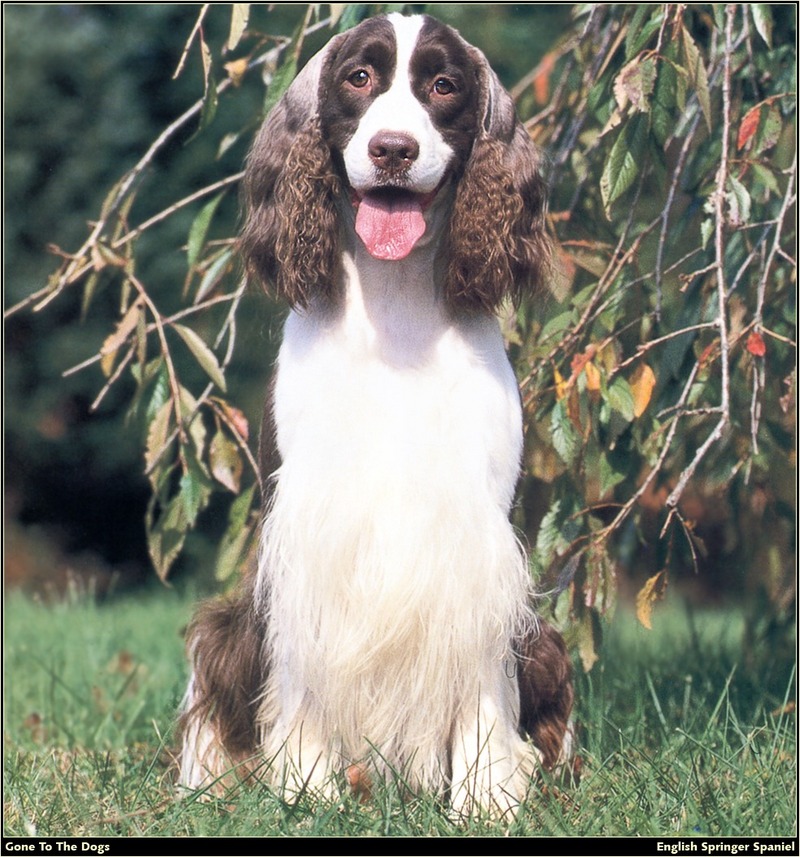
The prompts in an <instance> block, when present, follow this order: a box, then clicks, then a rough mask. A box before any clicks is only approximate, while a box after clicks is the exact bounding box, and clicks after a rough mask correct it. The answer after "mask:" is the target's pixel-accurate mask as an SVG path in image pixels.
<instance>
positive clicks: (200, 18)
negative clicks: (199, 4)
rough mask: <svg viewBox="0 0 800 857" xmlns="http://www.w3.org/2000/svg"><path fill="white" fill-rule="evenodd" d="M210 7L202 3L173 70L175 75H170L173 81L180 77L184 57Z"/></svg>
mask: <svg viewBox="0 0 800 857" xmlns="http://www.w3.org/2000/svg"><path fill="white" fill-rule="evenodd" d="M210 5H211V4H210V3H203V8H202V9H201V10H200V14H199V15H198V16H197V20H196V21H195V23H194V27H192V32H191V33H189V38H188V39H187V40H186V44H185V45H184V48H183V53H182V54H181V58H180V59H179V60H178V67H177V68H176V69H175V73H174V74H173V75H172V79H173V80H176V79H177V78H178V77H180V73H181V72H182V71H183V67H184V65H185V64H186V57H187V56H188V55H189V49H190V48H191V47H192V42H194V37H195V36H196V35H197V32H198V30H199V29H200V27H201V26H202V25H203V18H205V16H206V12H208V7H209V6H210Z"/></svg>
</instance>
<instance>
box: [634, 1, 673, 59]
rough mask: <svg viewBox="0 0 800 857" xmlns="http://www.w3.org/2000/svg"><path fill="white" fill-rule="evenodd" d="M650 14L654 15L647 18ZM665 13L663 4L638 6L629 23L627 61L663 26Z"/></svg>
mask: <svg viewBox="0 0 800 857" xmlns="http://www.w3.org/2000/svg"><path fill="white" fill-rule="evenodd" d="M648 15H652V16H653V17H652V18H650V19H649V20H645V19H646V18H647V16H648ZM663 20H664V14H663V12H662V10H661V6H660V5H658V4H653V3H642V4H640V5H638V6H636V11H635V12H634V13H633V18H631V22H630V24H629V25H628V32H627V34H626V36H625V61H626V62H628V61H629V60H631V59H632V58H633V57H634V56H636V54H638V53H639V51H640V50H642V48H643V47H644V46H645V45H646V44H647V42H648V41H649V39H650V37H651V36H652V35H653V34H654V33H655V32H656V30H658V28H659V27H660V26H661V22H662V21H663Z"/></svg>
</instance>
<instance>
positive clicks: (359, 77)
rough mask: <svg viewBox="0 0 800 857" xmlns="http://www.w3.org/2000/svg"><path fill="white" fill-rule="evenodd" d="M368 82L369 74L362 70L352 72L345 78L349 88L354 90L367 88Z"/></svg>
mask: <svg viewBox="0 0 800 857" xmlns="http://www.w3.org/2000/svg"><path fill="white" fill-rule="evenodd" d="M369 80H370V78H369V72H368V71H367V70H366V69H364V68H360V69H358V70H357V71H354V72H353V73H352V74H351V75H350V77H348V78H347V82H348V83H349V84H350V86H354V87H355V88H356V89H363V88H364V87H365V86H367V84H368V83H369Z"/></svg>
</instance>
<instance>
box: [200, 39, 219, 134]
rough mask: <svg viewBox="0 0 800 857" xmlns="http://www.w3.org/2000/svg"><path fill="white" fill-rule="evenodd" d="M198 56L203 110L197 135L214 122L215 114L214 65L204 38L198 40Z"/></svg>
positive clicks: (215, 88) (215, 85)
mask: <svg viewBox="0 0 800 857" xmlns="http://www.w3.org/2000/svg"><path fill="white" fill-rule="evenodd" d="M200 56H201V57H202V59H203V83H204V92H203V109H202V111H201V113H200V125H199V126H198V129H197V133H198V134H199V133H200V131H202V130H203V129H204V128H207V127H208V126H209V125H210V124H211V122H212V121H213V120H214V116H215V115H216V113H217V100H218V98H217V84H216V82H215V81H214V63H213V60H212V57H211V50H210V48H209V47H208V45H207V44H206V41H205V39H204V38H202V36H201V38H200Z"/></svg>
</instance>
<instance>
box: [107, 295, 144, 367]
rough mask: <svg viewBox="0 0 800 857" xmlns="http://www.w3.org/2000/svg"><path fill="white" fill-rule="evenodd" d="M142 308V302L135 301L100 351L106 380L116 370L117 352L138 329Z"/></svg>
mask: <svg viewBox="0 0 800 857" xmlns="http://www.w3.org/2000/svg"><path fill="white" fill-rule="evenodd" d="M141 308H142V302H141V300H136V301H134V302H133V303H132V304H131V305H130V306H129V307H128V311H127V312H126V313H125V315H124V316H123V317H122V319H121V320H120V322H119V324H118V325H117V328H116V330H115V331H114V332H113V333H112V334H111V335H110V336H108V337H106V341H105V342H104V343H103V347H102V348H101V349H100V354H101V355H102V359H101V361H100V368H101V369H102V370H103V374H104V375H105V376H106V378H108V377H109V376H110V375H111V372H112V370H113V369H114V362H115V360H116V357H117V351H119V348H120V346H121V345H122V344H123V343H124V342H125V341H126V340H127V339H128V336H129V334H130V333H131V331H133V330H134V328H135V327H136V325H137V323H138V321H139V313H140V312H141Z"/></svg>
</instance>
